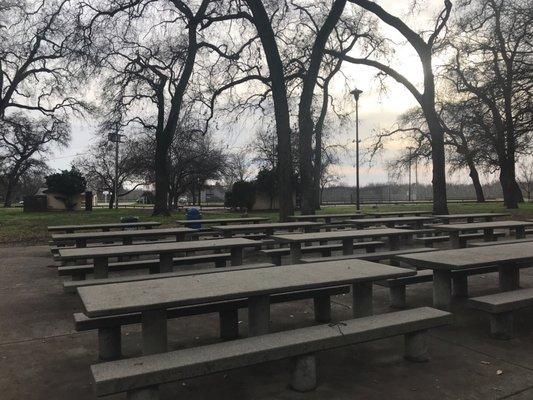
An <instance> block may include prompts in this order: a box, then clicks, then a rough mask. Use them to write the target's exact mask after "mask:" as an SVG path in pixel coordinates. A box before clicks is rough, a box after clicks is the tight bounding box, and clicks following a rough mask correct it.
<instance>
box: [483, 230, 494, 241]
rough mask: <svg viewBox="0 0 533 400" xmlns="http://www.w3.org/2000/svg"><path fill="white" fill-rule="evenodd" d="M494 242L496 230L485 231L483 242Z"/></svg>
mask: <svg viewBox="0 0 533 400" xmlns="http://www.w3.org/2000/svg"><path fill="white" fill-rule="evenodd" d="M493 240H494V229H492V228H487V229H483V241H485V242H492V241H493Z"/></svg>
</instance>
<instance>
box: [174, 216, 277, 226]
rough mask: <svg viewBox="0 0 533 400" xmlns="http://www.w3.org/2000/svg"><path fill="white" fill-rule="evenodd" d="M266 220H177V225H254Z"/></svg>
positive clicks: (254, 218) (252, 218) (260, 218)
mask: <svg viewBox="0 0 533 400" xmlns="http://www.w3.org/2000/svg"><path fill="white" fill-rule="evenodd" d="M268 220H269V219H268V218H264V217H246V218H244V217H243V218H207V219H193V220H183V219H180V220H177V221H176V223H177V224H179V225H185V226H186V225H195V224H202V225H214V224H216V225H227V224H250V223H252V224H255V223H258V222H264V221H268Z"/></svg>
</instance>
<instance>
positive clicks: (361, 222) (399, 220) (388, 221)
mask: <svg viewBox="0 0 533 400" xmlns="http://www.w3.org/2000/svg"><path fill="white" fill-rule="evenodd" d="M432 221H433V218H432V217H421V216H416V215H415V216H406V217H382V218H361V219H351V220H347V221H346V222H348V223H350V224H352V225H353V226H355V227H356V228H357V229H363V228H367V227H369V226H376V225H385V226H386V227H388V228H395V227H397V226H398V225H409V226H413V227H415V228H417V229H422V228H423V226H424V223H427V222H432Z"/></svg>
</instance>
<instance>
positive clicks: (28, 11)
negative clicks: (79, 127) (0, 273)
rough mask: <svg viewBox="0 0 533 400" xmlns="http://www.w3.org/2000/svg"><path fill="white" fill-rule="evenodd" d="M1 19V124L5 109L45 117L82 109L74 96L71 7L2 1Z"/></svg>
mask: <svg viewBox="0 0 533 400" xmlns="http://www.w3.org/2000/svg"><path fill="white" fill-rule="evenodd" d="M0 18H1V21H0V119H4V118H6V111H7V110H9V109H13V110H27V111H36V112H39V113H41V114H45V115H49V116H50V115H54V114H56V115H57V113H58V112H60V111H63V112H67V111H72V110H76V111H82V110H84V109H86V108H87V104H85V103H84V102H83V101H81V100H79V99H77V98H76V97H74V96H73V95H72V93H73V92H75V91H78V90H79V88H78V87H76V82H78V80H77V79H75V78H77V77H78V76H79V74H80V73H81V68H80V67H79V64H78V63H77V61H76V58H75V56H76V54H75V51H74V50H73V32H74V30H73V24H72V23H71V20H72V19H73V18H74V16H73V9H72V7H71V6H70V2H69V1H68V0H62V1H46V2H45V1H42V2H41V1H39V2H34V1H28V0H23V1H17V2H8V1H4V2H2V7H1V8H0ZM62 118H64V116H63V117H62Z"/></svg>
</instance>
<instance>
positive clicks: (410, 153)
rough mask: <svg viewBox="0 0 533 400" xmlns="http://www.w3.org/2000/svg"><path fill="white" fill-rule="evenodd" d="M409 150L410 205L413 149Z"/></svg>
mask: <svg viewBox="0 0 533 400" xmlns="http://www.w3.org/2000/svg"><path fill="white" fill-rule="evenodd" d="M408 149H409V203H410V202H411V186H412V185H411V157H412V151H413V148H412V147H408Z"/></svg>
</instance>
